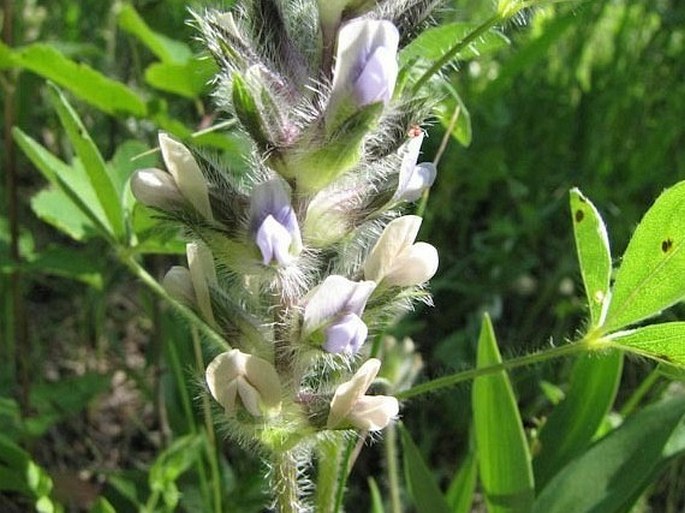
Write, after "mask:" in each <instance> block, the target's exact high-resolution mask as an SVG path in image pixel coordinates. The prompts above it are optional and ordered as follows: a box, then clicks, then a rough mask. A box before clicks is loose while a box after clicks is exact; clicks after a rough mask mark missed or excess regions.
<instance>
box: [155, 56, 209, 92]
mask: <svg viewBox="0 0 685 513" xmlns="http://www.w3.org/2000/svg"><path fill="white" fill-rule="evenodd" d="M216 72H217V68H216V65H215V64H214V62H213V61H210V60H208V59H202V60H200V59H190V60H188V61H187V62H184V63H182V64H179V63H176V62H156V63H153V64H151V65H150V66H148V67H147V68H146V69H145V81H146V82H147V83H148V84H150V85H151V86H152V87H154V88H156V89H159V90H160V91H165V92H167V93H173V94H177V95H179V96H183V97H185V98H190V99H191V100H192V99H195V98H197V97H199V96H200V95H202V94H203V93H206V92H207V91H208V90H209V85H210V80H211V78H212V77H213V76H214V75H215V74H216Z"/></svg>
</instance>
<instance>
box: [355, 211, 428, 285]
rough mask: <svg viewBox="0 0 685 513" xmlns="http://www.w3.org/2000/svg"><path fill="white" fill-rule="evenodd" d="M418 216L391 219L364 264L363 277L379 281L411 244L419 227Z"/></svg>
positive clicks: (419, 220)
mask: <svg viewBox="0 0 685 513" xmlns="http://www.w3.org/2000/svg"><path fill="white" fill-rule="evenodd" d="M421 222H422V219H421V218H420V217H419V216H411V215H410V216H402V217H398V218H397V219H395V220H393V221H391V222H390V223H389V224H388V225H387V226H386V227H385V230H383V233H382V234H381V236H380V237H379V239H378V242H376V245H375V246H374V247H373V249H372V250H371V253H369V256H368V258H367V259H366V262H365V264H364V277H365V278H366V279H367V280H373V281H375V282H377V283H379V282H381V281H382V280H383V278H384V277H385V275H386V274H387V273H388V271H389V270H390V269H391V268H392V267H393V265H394V263H395V260H396V259H397V257H398V256H399V255H400V253H402V252H403V251H404V250H405V248H407V247H409V246H411V245H412V244H413V243H414V241H415V240H416V236H417V235H418V233H419V229H420V228H421Z"/></svg>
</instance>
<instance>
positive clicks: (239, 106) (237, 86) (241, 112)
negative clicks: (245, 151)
mask: <svg viewBox="0 0 685 513" xmlns="http://www.w3.org/2000/svg"><path fill="white" fill-rule="evenodd" d="M231 77H232V79H233V92H232V98H233V107H234V108H235V114H236V116H237V117H238V119H239V120H240V123H241V124H242V125H243V127H244V128H245V130H246V131H247V133H249V134H250V136H252V138H253V139H254V141H255V143H257V146H258V147H259V149H260V150H261V151H266V150H268V149H269V147H270V146H271V141H270V138H269V136H268V134H267V132H266V128H265V127H264V123H263V120H262V116H261V114H260V112H259V107H258V105H257V101H256V100H255V97H254V95H253V94H252V91H251V90H250V88H249V87H248V85H247V83H246V82H245V80H244V79H243V78H242V77H241V76H240V75H239V74H238V73H233V74H232V75H231Z"/></svg>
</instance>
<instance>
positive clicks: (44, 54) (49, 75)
mask: <svg viewBox="0 0 685 513" xmlns="http://www.w3.org/2000/svg"><path fill="white" fill-rule="evenodd" d="M13 62H14V65H15V66H16V67H21V68H24V69H27V70H29V71H32V72H33V73H36V74H38V75H40V76H42V77H44V78H46V79H48V80H51V81H52V82H54V83H56V84H59V85H60V86H62V87H64V88H65V89H69V90H70V91H71V92H72V93H74V94H75V95H76V96H78V97H79V98H81V99H82V100H84V101H86V102H88V103H90V104H91V105H93V106H95V107H97V108H98V109H100V110H101V111H103V112H106V113H108V114H130V115H133V116H136V117H144V116H145V114H146V112H147V107H146V106H145V103H144V102H143V100H142V99H141V98H140V97H139V96H138V95H137V94H136V93H134V92H133V91H132V90H131V89H129V88H128V87H126V86H125V85H124V84H122V83H120V82H116V81H115V80H111V79H109V78H107V77H106V76H104V75H103V74H101V73H99V72H98V71H95V70H94V69H93V68H91V67H89V66H87V65H86V64H81V63H76V62H74V61H72V60H70V59H68V58H66V57H65V56H64V55H63V54H61V53H60V52H59V51H58V50H56V49H55V48H53V47H51V46H49V45H46V44H44V43H34V44H32V45H29V46H25V47H23V48H18V49H16V50H14V59H13Z"/></svg>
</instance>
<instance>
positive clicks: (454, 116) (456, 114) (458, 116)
mask: <svg viewBox="0 0 685 513" xmlns="http://www.w3.org/2000/svg"><path fill="white" fill-rule="evenodd" d="M444 87H445V89H446V90H447V91H448V93H449V95H450V96H451V97H452V99H453V100H454V101H453V102H447V101H444V102H442V103H441V104H440V107H439V108H438V113H439V117H440V122H441V123H442V125H443V126H444V127H445V129H450V127H451V132H450V133H451V134H452V137H454V138H455V139H456V140H457V141H458V142H459V144H461V145H462V146H464V147H468V146H470V145H471V140H472V139H473V130H472V128H471V114H470V113H469V111H468V109H467V108H466V105H465V104H464V102H463V100H462V99H461V96H460V95H459V93H458V92H457V90H456V89H455V88H454V87H453V86H452V85H451V84H449V83H447V82H446V83H445V84H444Z"/></svg>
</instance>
